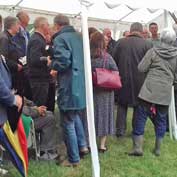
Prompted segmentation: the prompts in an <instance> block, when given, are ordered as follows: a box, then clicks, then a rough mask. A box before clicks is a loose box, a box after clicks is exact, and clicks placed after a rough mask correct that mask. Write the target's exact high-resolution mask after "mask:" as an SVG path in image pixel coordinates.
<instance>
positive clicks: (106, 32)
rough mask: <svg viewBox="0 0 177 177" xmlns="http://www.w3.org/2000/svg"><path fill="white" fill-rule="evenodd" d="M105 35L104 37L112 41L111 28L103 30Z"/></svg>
mask: <svg viewBox="0 0 177 177" xmlns="http://www.w3.org/2000/svg"><path fill="white" fill-rule="evenodd" d="M103 35H104V36H107V37H108V40H109V41H110V40H111V39H112V37H111V36H112V34H111V30H110V29H109V28H105V29H104V30H103Z"/></svg>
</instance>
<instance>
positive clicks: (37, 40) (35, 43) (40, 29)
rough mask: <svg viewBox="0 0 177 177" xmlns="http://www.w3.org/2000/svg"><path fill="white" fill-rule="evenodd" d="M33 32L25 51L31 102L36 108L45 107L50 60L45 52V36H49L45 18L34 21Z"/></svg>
mask: <svg viewBox="0 0 177 177" xmlns="http://www.w3.org/2000/svg"><path fill="white" fill-rule="evenodd" d="M34 28H35V32H34V34H33V35H32V36H31V38H30V40H29V44H28V50H27V65H28V68H29V77H30V86H31V90H32V97H33V101H34V103H35V104H36V105H37V106H41V105H44V106H47V100H48V91H49V79H50V70H49V64H50V59H49V57H48V52H47V51H46V45H47V43H46V38H45V37H46V35H47V34H49V23H48V20H47V19H46V18H45V17H38V18H36V19H35V21H34Z"/></svg>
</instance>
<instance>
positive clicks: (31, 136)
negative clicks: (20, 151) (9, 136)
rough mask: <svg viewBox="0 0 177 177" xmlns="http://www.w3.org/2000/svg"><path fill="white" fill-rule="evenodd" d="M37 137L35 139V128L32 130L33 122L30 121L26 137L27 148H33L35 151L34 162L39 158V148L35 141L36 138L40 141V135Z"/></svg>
mask: <svg viewBox="0 0 177 177" xmlns="http://www.w3.org/2000/svg"><path fill="white" fill-rule="evenodd" d="M37 136H38V137H36V132H35V128H34V121H33V119H32V121H31V129H30V132H29V135H28V148H33V149H34V150H35V156H36V160H38V158H39V157H40V146H37V141H36V138H38V139H39V140H40V135H39V134H38V135H37Z"/></svg>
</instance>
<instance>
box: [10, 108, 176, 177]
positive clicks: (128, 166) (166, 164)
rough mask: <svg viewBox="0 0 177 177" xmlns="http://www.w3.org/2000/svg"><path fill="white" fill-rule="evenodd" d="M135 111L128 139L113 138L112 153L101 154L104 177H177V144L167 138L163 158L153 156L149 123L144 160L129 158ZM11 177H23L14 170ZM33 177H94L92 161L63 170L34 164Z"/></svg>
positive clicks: (32, 166)
mask: <svg viewBox="0 0 177 177" xmlns="http://www.w3.org/2000/svg"><path fill="white" fill-rule="evenodd" d="M131 114H132V112H131V110H130V111H129V114H128V116H129V119H128V131H127V136H126V138H124V139H117V138H116V137H110V138H109V140H108V148H109V151H108V152H106V153H105V154H100V155H99V158H100V166H101V177H177V142H175V141H172V140H170V137H169V133H167V134H166V136H165V139H164V142H163V146H162V151H161V156H160V157H155V156H154V155H153V154H152V149H153V147H154V130H153V126H152V124H151V122H150V121H148V123H147V126H146V131H145V140H144V156H143V157H129V156H128V155H127V154H126V153H127V152H128V151H130V150H131V146H132V141H131V136H130V134H131ZM8 176H9V177H20V175H19V173H18V172H17V171H16V170H15V168H14V167H13V166H10V172H9V174H8ZM28 176H29V177H92V169H91V158H90V156H88V157H86V158H85V159H84V160H82V161H81V165H80V166H79V167H77V168H63V167H59V166H56V165H55V163H54V162H37V161H30V163H29V175H28Z"/></svg>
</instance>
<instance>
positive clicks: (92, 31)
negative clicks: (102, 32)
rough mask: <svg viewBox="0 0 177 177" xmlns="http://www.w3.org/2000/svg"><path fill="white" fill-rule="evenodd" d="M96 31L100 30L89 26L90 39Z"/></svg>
mask: <svg viewBox="0 0 177 177" xmlns="http://www.w3.org/2000/svg"><path fill="white" fill-rule="evenodd" d="M96 31H98V30H97V29H96V28H94V27H89V28H88V33H89V39H90V37H91V35H92V34H93V33H94V32H96Z"/></svg>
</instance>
